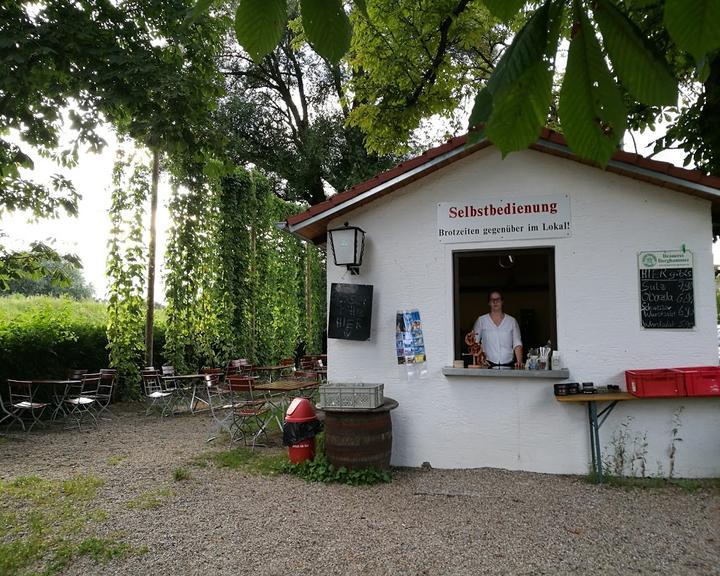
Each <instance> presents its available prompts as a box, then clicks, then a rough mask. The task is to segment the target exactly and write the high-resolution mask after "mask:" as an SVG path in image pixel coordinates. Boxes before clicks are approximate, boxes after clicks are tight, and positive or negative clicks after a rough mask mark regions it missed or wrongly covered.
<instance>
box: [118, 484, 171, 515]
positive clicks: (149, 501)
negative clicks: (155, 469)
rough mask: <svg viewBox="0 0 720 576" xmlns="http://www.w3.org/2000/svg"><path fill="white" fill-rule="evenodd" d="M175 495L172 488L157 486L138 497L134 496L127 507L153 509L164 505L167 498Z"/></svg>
mask: <svg viewBox="0 0 720 576" xmlns="http://www.w3.org/2000/svg"><path fill="white" fill-rule="evenodd" d="M174 495H175V492H173V491H172V490H171V489H170V488H156V489H154V490H148V491H147V492H143V493H142V494H140V496H138V497H137V498H133V499H132V500H130V501H128V503H127V507H128V508H130V509H137V510H152V509H153V508H158V507H160V506H162V504H163V502H164V501H165V499H166V498H169V497H170V496H174Z"/></svg>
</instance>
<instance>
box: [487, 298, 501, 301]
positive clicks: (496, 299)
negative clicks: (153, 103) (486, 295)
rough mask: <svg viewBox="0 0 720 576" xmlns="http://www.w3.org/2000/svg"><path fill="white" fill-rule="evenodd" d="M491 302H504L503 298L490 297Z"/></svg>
mask: <svg viewBox="0 0 720 576" xmlns="http://www.w3.org/2000/svg"><path fill="white" fill-rule="evenodd" d="M490 302H502V298H490Z"/></svg>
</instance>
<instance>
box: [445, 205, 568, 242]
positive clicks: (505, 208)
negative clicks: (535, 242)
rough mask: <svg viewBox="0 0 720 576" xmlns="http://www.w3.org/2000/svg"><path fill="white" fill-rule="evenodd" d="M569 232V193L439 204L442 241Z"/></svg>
mask: <svg viewBox="0 0 720 576" xmlns="http://www.w3.org/2000/svg"><path fill="white" fill-rule="evenodd" d="M570 235H571V225H570V198H569V197H568V196H567V195H557V196H532V197H529V198H512V199H510V198H483V199H481V200H480V199H475V200H468V201H465V202H440V203H439V204H438V239H439V240H440V242H442V243H452V242H488V241H492V240H525V239H528V238H561V237H563V236H570Z"/></svg>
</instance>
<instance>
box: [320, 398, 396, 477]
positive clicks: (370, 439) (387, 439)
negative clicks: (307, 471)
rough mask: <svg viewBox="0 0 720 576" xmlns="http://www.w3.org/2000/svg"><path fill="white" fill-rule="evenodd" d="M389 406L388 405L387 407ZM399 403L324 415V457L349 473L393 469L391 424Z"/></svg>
mask: <svg viewBox="0 0 720 576" xmlns="http://www.w3.org/2000/svg"><path fill="white" fill-rule="evenodd" d="M386 404H387V403H386ZM396 406H397V403H396V402H395V401H394V400H393V401H392V404H390V405H387V406H385V405H384V406H383V407H381V408H378V409H375V410H368V411H356V412H342V411H336V410H326V411H325V455H326V456H327V459H328V462H330V463H331V464H333V465H334V466H336V467H338V468H339V467H340V466H345V467H346V468H348V469H358V468H368V467H373V468H380V469H385V470H387V469H388V468H389V467H390V453H391V451H392V420H391V419H390V410H391V409H392V408H395V407H396Z"/></svg>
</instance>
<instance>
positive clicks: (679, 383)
mask: <svg viewBox="0 0 720 576" xmlns="http://www.w3.org/2000/svg"><path fill="white" fill-rule="evenodd" d="M625 385H626V386H627V391H628V392H629V393H630V394H632V395H633V396H638V397H642V398H664V397H671V396H685V395H686V394H685V379H684V378H683V374H681V373H680V372H678V371H676V370H672V369H670V368H654V369H652V370H625Z"/></svg>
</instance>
